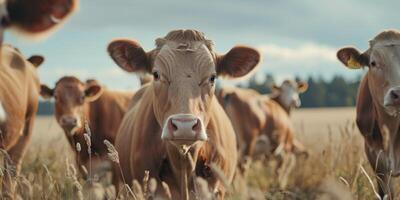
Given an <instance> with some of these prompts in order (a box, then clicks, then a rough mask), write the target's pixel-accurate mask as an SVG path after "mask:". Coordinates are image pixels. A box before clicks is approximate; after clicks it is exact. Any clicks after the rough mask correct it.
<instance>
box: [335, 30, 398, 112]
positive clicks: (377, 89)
mask: <svg viewBox="0 0 400 200" xmlns="http://www.w3.org/2000/svg"><path fill="white" fill-rule="evenodd" d="M337 56H338V58H339V60H340V61H341V62H342V63H343V64H345V65H346V66H347V67H349V68H352V69H359V68H361V67H363V66H366V67H368V74H367V76H368V87H369V90H370V92H371V96H372V97H373V98H374V102H376V103H378V104H379V106H380V107H383V108H384V109H385V111H386V112H387V113H388V114H389V115H392V116H395V115H398V113H399V112H400V33H399V32H398V31H384V32H382V33H380V34H379V35H378V36H376V37H375V38H374V39H373V40H371V41H370V48H369V49H368V50H367V51H365V52H364V53H360V52H359V51H358V50H357V49H355V48H352V47H347V48H343V49H340V50H339V51H338V53H337Z"/></svg>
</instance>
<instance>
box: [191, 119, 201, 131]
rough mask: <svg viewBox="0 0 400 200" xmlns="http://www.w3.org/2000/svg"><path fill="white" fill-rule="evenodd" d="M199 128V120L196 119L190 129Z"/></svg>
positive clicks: (195, 129)
mask: <svg viewBox="0 0 400 200" xmlns="http://www.w3.org/2000/svg"><path fill="white" fill-rule="evenodd" d="M199 128H200V121H199V120H198V119H197V120H196V124H194V125H193V126H192V130H194V131H197V130H199Z"/></svg>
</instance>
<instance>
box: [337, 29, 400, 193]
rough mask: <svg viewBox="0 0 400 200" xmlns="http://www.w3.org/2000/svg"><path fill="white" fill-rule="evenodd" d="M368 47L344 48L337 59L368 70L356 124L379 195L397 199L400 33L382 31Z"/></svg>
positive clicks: (399, 166) (359, 102)
mask: <svg viewBox="0 0 400 200" xmlns="http://www.w3.org/2000/svg"><path fill="white" fill-rule="evenodd" d="M369 44H370V45H369V49H368V50H367V51H365V52H363V53H360V52H359V51H358V50H357V49H355V48H353V47H346V48H342V49H340V50H339V51H338V53H337V57H338V59H339V60H340V61H341V62H342V63H343V64H344V65H345V66H347V67H348V68H351V69H359V68H361V67H364V66H365V67H368V72H367V73H366V74H365V75H364V77H363V78H362V80H361V82H360V86H359V90H358V95H357V102H356V105H357V109H356V110H357V118H356V123H357V127H358V128H359V130H360V132H361V134H362V135H363V137H364V141H365V152H366V154H367V158H368V160H369V162H370V164H371V167H372V169H373V170H374V171H375V173H376V176H377V177H378V184H379V194H380V196H381V197H382V198H384V196H387V198H388V199H394V194H393V190H392V184H391V179H392V178H391V177H392V176H393V177H397V176H399V175H400V138H399V132H400V128H399V127H400V117H399V110H400V95H399V94H400V73H399V69H400V32H399V31H397V30H388V31H383V32H381V33H380V34H378V35H377V36H376V37H375V38H374V39H372V40H370V42H369Z"/></svg>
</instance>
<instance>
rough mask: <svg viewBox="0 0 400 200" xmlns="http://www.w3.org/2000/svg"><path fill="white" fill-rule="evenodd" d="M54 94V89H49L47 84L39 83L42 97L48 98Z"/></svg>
mask: <svg viewBox="0 0 400 200" xmlns="http://www.w3.org/2000/svg"><path fill="white" fill-rule="evenodd" d="M53 95H54V89H50V88H49V87H48V86H47V85H43V84H42V85H40V96H42V97H43V99H50V98H51V97H53Z"/></svg>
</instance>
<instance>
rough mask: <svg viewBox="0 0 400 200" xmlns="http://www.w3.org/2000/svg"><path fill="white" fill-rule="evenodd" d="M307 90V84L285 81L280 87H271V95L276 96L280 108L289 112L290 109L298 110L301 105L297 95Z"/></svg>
mask: <svg viewBox="0 0 400 200" xmlns="http://www.w3.org/2000/svg"><path fill="white" fill-rule="evenodd" d="M307 89H308V84H307V83H306V82H304V81H293V80H285V81H283V82H282V84H281V85H280V86H277V85H273V86H272V90H273V93H275V94H276V95H277V98H278V101H279V103H280V104H281V105H282V107H283V108H284V109H285V110H286V111H288V112H290V110H291V109H292V108H298V107H300V105H301V101H300V97H299V94H300V93H303V92H305V91H306V90H307Z"/></svg>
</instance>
